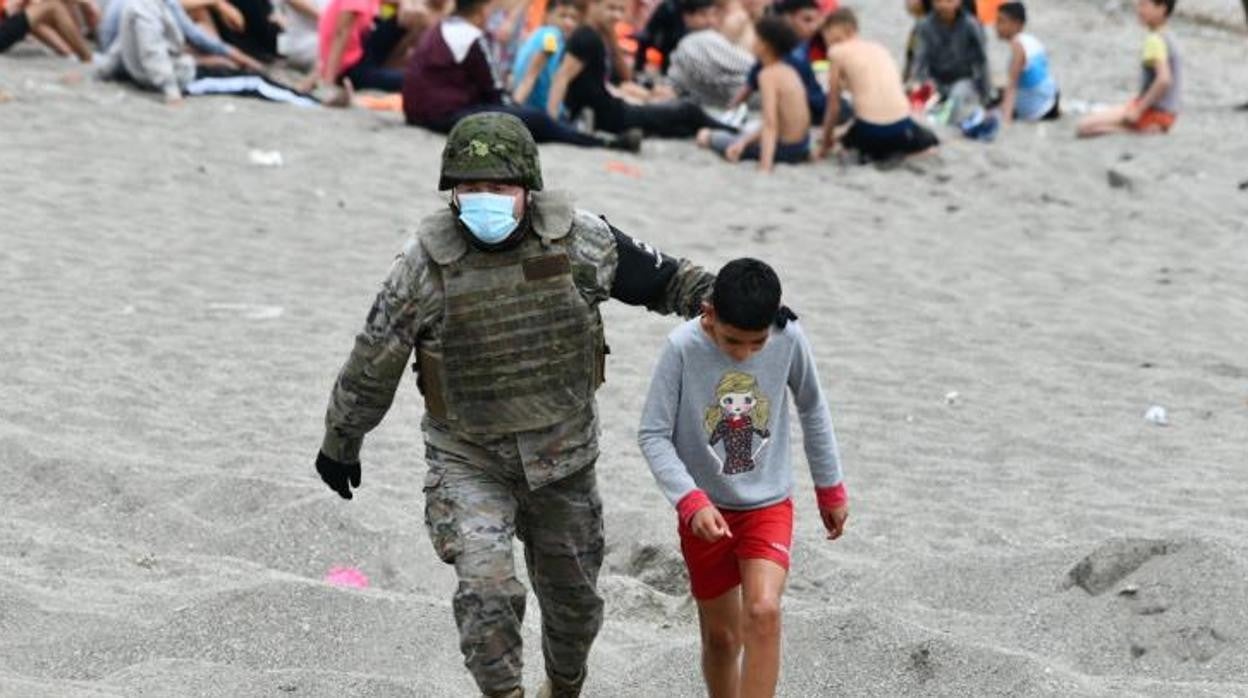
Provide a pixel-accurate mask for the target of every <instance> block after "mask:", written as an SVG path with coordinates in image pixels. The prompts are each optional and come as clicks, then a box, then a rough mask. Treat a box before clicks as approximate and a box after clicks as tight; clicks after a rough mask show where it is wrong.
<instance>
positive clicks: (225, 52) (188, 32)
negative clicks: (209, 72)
mask: <svg viewBox="0 0 1248 698" xmlns="http://www.w3.org/2000/svg"><path fill="white" fill-rule="evenodd" d="M164 3H165V5H166V6H168V9H169V14H170V15H171V16H172V17H173V20H174V22H175V23H176V24H177V26H178V30H179V31H181V32H182V38H184V39H185V40H186V43H187V45H189V46H190V47H191V48H192V49H194V50H195V51H196V52H198V53H199V54H200V55H202V56H217V57H220V59H222V61H221V63H220V65H221V66H223V67H229V68H244V69H246V70H251V71H254V72H257V73H259V72H263V71H264V66H263V65H261V64H260V62H259V61H257V60H255V59H254V58H252V57H251V56H248V55H247V54H245V53H243V52H242V51H240V50H238V49H237V48H235V47H233V46H231V45H229V44H227V43H225V42H224V41H221V40H220V39H218V38H217V37H215V36H213V35H212V34H210V33H209V32H207V31H205V30H204V29H203V27H201V26H200V25H198V24H196V23H195V22H194V21H192V20H191V16H190V15H189V14H187V12H186V9H185V8H184V7H183V6H182V3H180V2H179V1H178V0H164ZM125 8H126V1H125V0H112V2H110V3H109V4H108V9H107V10H106V11H105V12H104V19H103V20H102V21H101V22H100V26H99V27H97V29H96V39H97V40H98V41H99V43H100V50H101V51H103V52H104V53H108V50H109V48H111V47H112V45H113V43H114V42H115V41H117V38H118V36H119V35H120V34H121V15H122V11H123V10H124V9H125Z"/></svg>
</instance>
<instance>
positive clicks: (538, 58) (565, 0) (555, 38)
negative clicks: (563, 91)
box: [511, 0, 581, 109]
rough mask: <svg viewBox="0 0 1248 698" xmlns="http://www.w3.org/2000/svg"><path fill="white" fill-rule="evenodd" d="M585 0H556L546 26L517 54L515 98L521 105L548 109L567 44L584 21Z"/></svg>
mask: <svg viewBox="0 0 1248 698" xmlns="http://www.w3.org/2000/svg"><path fill="white" fill-rule="evenodd" d="M580 2H581V0H552V2H551V3H550V4H549V5H548V8H549V9H548V10H547V13H546V26H544V27H542V28H541V29H538V30H537V31H535V32H533V34H532V35H530V36H529V38H528V39H526V40H525V42H524V45H523V46H521V47H520V51H519V52H518V53H516V62H515V63H514V64H513V65H512V67H511V76H512V79H513V80H517V81H518V82H517V83H516V85H515V87H514V88H513V91H512V95H511V96H512V97H513V98H514V99H515V100H516V103H517V104H527V105H529V106H530V107H536V108H537V109H545V108H546V98H547V97H548V96H549V95H550V82H551V80H553V79H554V77H555V71H556V70H558V69H559V61H560V60H561V59H562V58H563V45H564V42H566V41H567V39H568V35H570V34H571V33H572V32H573V31H574V30H575V29H576V27H577V25H579V24H580V23H581V8H580V6H579V3H580Z"/></svg>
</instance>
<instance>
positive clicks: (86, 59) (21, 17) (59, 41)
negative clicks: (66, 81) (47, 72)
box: [0, 0, 91, 63]
mask: <svg viewBox="0 0 1248 698" xmlns="http://www.w3.org/2000/svg"><path fill="white" fill-rule="evenodd" d="M70 8H71V6H70V5H69V4H68V3H66V2H64V1H63V0H42V1H41V2H30V1H29V0H7V2H5V0H0V53H4V52H5V51H7V50H9V48H10V47H12V46H13V45H14V44H16V43H17V42H19V41H21V40H22V39H24V38H26V37H27V36H28V35H30V34H34V35H35V36H37V37H39V38H40V39H41V40H42V41H43V42H44V43H45V44H47V45H48V46H50V47H52V49H53V50H54V51H56V52H57V53H59V54H61V55H63V56H68V55H73V56H74V57H76V58H77V59H78V60H80V61H82V62H83V63H90V62H91V48H90V47H89V46H87V42H86V40H85V39H83V38H82V31H81V29H80V28H79V27H78V22H77V20H75V19H74V15H73V12H72V11H71V9H70Z"/></svg>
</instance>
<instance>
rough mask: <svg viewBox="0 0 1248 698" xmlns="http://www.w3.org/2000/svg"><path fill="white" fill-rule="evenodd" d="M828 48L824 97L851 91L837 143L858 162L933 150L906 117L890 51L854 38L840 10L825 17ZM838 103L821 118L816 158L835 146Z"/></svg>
mask: <svg viewBox="0 0 1248 698" xmlns="http://www.w3.org/2000/svg"><path fill="white" fill-rule="evenodd" d="M820 31H821V32H822V34H823V40H824V42H825V43H826V44H827V46H828V94H829V95H839V94H840V93H841V91H842V90H845V91H847V92H849V95H850V100H851V101H852V103H853V109H854V114H853V116H854V122H853V124H852V125H851V126H850V127H849V130H848V131H846V133H845V135H844V136H843V137H842V139H841V143H842V144H843V145H844V146H845V147H846V148H849V149H851V150H856V151H858V155H859V158H860V159H861V160H862V161H864V162H866V161H870V160H886V159H889V158H892V157H896V156H904V155H912V154H914V153H921V152H925V151H928V150H931V149H932V148H935V147H936V146H937V144H938V143H939V141H938V140H937V138H936V136H935V135H934V134H933V133H932V132H931V131H929V130H927V129H926V128H923V127H922V126H920V125H918V124H916V123H915V122H914V120H913V119H911V118H910V101H909V100H908V99H907V98H906V94H905V91H904V89H903V88H902V84H901V74H900V73H899V72H898V70H897V62H896V61H894V60H893V57H892V55H891V54H890V53H889V52H888V49H886V48H884V46H883V45H881V44H878V43H876V42H874V41H867V40H866V39H863V38H860V37H859V36H858V19H857V17H856V16H855V15H854V12H853V10H850V9H849V8H842V9H840V10H837V11H836V12H833V13H832V14H830V15H828V17H827V18H826V19H825V20H824V21H823V27H822V29H821V30H820ZM839 111H840V104H839V100H836V99H832V100H829V102H828V113H827V114H826V115H825V116H824V120H823V140H822V142H821V143H820V146H819V157H821V158H822V157H824V156H826V155H827V154H828V152H829V151H831V150H832V149H833V147H835V145H836V136H835V129H836V125H837V123H838V122H839V121H840V114H839Z"/></svg>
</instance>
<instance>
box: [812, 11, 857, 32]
mask: <svg viewBox="0 0 1248 698" xmlns="http://www.w3.org/2000/svg"><path fill="white" fill-rule="evenodd" d="M835 26H841V27H849V28H850V29H852V30H854V31H858V15H856V14H854V11H853V10H851V9H849V8H848V7H842V8H840V9H839V10H837V11H835V12H833V13H832V14H830V15H828V16H827V17H824V18H823V24H822V25H821V26H820V27H819V29H820V31H822V30H824V29H827V28H828V27H835Z"/></svg>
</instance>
